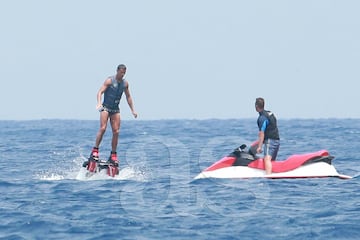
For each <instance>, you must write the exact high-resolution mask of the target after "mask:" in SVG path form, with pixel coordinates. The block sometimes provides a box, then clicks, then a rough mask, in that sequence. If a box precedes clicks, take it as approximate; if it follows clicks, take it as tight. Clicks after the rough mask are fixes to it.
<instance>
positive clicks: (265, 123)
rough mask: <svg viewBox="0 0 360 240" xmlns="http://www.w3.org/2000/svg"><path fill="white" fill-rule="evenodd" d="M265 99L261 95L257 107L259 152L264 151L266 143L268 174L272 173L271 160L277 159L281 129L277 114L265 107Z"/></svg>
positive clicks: (265, 159)
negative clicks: (278, 125)
mask: <svg viewBox="0 0 360 240" xmlns="http://www.w3.org/2000/svg"><path fill="white" fill-rule="evenodd" d="M264 107H265V100H264V99H263V98H261V97H259V98H256V101H255V109H256V111H257V112H258V113H259V117H258V119H257V125H258V127H259V139H258V147H257V149H256V152H257V153H261V152H262V147H263V145H264V164H265V171H266V174H271V172H272V164H271V160H275V159H276V156H277V153H278V151H279V148H280V137H279V130H278V127H277V122H276V117H275V115H274V114H273V113H272V112H270V111H267V110H265V109H264Z"/></svg>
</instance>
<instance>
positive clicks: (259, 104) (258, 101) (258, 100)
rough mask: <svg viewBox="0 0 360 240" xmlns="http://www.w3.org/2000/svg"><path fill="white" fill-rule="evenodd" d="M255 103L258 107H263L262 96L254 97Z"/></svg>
mask: <svg viewBox="0 0 360 240" xmlns="http://www.w3.org/2000/svg"><path fill="white" fill-rule="evenodd" d="M255 105H256V106H257V107H258V108H260V109H264V107H265V100H264V99H263V98H261V97H258V98H256V101H255Z"/></svg>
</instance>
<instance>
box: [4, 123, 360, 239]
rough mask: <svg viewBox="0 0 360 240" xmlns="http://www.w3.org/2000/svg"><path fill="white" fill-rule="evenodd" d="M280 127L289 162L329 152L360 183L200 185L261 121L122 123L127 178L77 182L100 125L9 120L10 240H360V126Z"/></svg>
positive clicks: (103, 150) (103, 152)
mask: <svg viewBox="0 0 360 240" xmlns="http://www.w3.org/2000/svg"><path fill="white" fill-rule="evenodd" d="M278 125H279V129H280V135H281V147H280V152H279V155H278V158H279V159H285V158H287V157H288V156H289V155H291V154H295V153H306V152H311V151H317V150H321V149H327V150H328V151H329V152H330V154H331V155H334V156H335V159H334V160H333V165H334V166H335V168H336V169H337V171H338V172H339V173H341V174H346V175H351V176H355V178H353V179H349V180H342V179H339V178H312V179H241V180H240V179H200V180H196V181H193V178H194V177H195V176H196V175H197V174H198V173H199V172H200V171H201V170H203V169H204V168H206V167H207V166H209V165H210V164H212V163H213V162H215V161H217V160H218V159H220V158H222V157H223V156H225V155H227V154H228V153H230V152H231V151H232V150H233V149H234V148H236V147H238V146H239V145H240V144H242V143H246V144H250V143H251V142H252V141H254V140H256V138H257V127H256V119H228V120H217V119H209V120H157V121H144V120H127V121H123V122H122V126H121V133H120V140H119V146H118V155H119V159H120V168H121V171H120V174H119V176H117V177H116V178H115V179H113V178H110V177H107V176H105V175H104V176H99V177H98V178H96V179H91V180H84V179H77V176H78V173H79V172H80V170H81V165H82V163H83V161H84V160H85V159H86V158H87V157H88V155H89V154H90V151H91V148H92V146H93V144H94V141H95V135H96V133H97V130H98V126H99V123H98V121H81V120H36V121H0V139H1V142H0V153H1V161H0V169H1V174H0V191H1V195H0V238H1V239H41V240H42V239H72V240H75V239H82V240H83V239H181V240H183V239H286V240H287V239H292V240H296V239H299V240H304V239H327V240H328V239H359V238H360V227H359V226H360V191H359V190H360V183H359V177H358V176H359V170H360V166H359V165H360V155H359V153H358V150H359V149H360V139H359V135H360V119H355V120H354V119H316V120H311V119H309V120H304V119H291V120H281V119H280V120H278ZM108 127H109V128H108V129H107V132H106V134H105V135H104V138H103V141H102V144H101V146H100V157H101V158H104V159H106V158H108V155H109V152H110V141H111V129H110V126H108Z"/></svg>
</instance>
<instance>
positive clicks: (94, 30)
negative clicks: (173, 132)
mask: <svg viewBox="0 0 360 240" xmlns="http://www.w3.org/2000/svg"><path fill="white" fill-rule="evenodd" d="M359 9H360V1H357V0H336V1H335V0H291V1H290V0H271V1H269V0H257V1H248V0H221V1H220V0H172V1H169V0H151V1H149V0H127V1H125V0H103V1H99V0H76V1H74V0H61V1H60V0H56V1H48V0H32V1H28V0H11V1H10V0H5V1H1V2H0V28H1V39H0V48H1V54H0V65H1V68H0V81H1V90H2V91H1V94H0V106H1V109H2V111H1V113H0V120H34V119H35V120H36V119H81V120H97V119H99V113H98V111H97V110H96V109H95V106H96V94H97V91H98V90H99V88H100V86H101V85H102V84H103V82H104V80H105V79H106V78H107V77H108V76H111V75H114V74H115V73H116V66H117V65H118V64H120V63H123V64H126V66H127V74H126V79H127V80H128V81H129V87H130V92H131V94H132V97H133V100H134V105H135V110H136V111H137V112H138V114H139V119H142V120H158V119H210V118H218V119H228V118H235V119H241V118H254V119H256V118H257V113H256V112H255V108H254V103H255V98H257V97H263V98H265V104H266V105H265V108H266V109H268V110H271V111H273V112H274V113H275V114H276V116H277V118H278V119H292V118H360V110H359V107H358V105H357V102H358V95H359V89H358V83H357V82H358V81H359V79H360V70H359V66H360V44H359V43H360V31H359V29H360V14H359ZM120 108H121V116H122V119H129V120H130V119H133V117H132V115H131V111H130V109H129V107H128V105H127V103H126V99H125V98H124V97H123V99H122V101H121V103H120Z"/></svg>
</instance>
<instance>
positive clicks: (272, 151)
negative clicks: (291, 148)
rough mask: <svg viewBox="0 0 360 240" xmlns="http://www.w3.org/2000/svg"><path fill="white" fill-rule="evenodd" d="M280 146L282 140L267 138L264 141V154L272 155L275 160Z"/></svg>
mask: <svg viewBox="0 0 360 240" xmlns="http://www.w3.org/2000/svg"><path fill="white" fill-rule="evenodd" d="M279 148H280V140H277V139H266V140H265V141H264V156H266V155H271V160H273V161H275V160H276V157H277V154H278V151H279Z"/></svg>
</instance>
